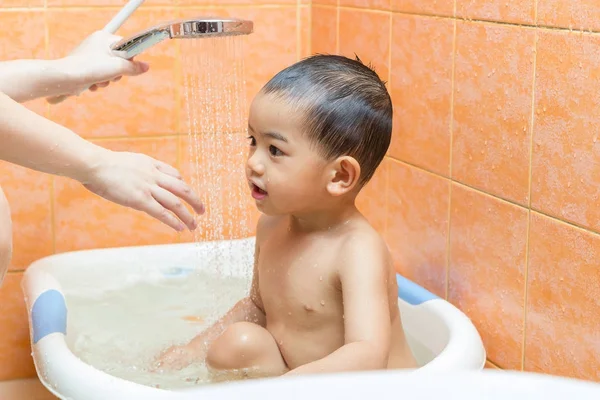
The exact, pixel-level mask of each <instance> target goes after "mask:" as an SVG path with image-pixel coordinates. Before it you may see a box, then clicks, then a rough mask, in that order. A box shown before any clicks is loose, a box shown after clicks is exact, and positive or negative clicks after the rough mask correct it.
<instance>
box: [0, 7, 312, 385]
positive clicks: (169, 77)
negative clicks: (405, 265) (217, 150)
mask: <svg viewBox="0 0 600 400" xmlns="http://www.w3.org/2000/svg"><path fill="white" fill-rule="evenodd" d="M124 3H125V0H2V1H0V25H2V27H3V28H2V30H3V32H10V33H11V34H10V35H6V34H5V35H2V36H1V37H0V59H1V60H10V59H16V58H56V57H60V56H63V55H66V54H67V53H68V52H69V51H70V50H71V49H72V48H73V46H75V45H76V44H77V43H78V42H79V41H81V40H82V39H83V38H84V37H85V36H86V35H88V34H90V33H91V32H92V31H93V30H95V29H100V28H101V27H103V26H104V25H105V24H106V23H107V22H108V21H109V20H110V18H111V17H112V16H113V15H114V14H115V13H116V12H117V11H118V9H119V6H121V5H123V4H124ZM224 4H225V5H224ZM190 15H225V16H227V15H230V16H237V17H242V18H248V19H251V20H253V21H254V22H255V32H254V33H253V34H252V35H251V36H249V37H248V38H247V42H246V45H245V49H246V59H245V63H246V81H247V92H248V97H250V96H252V95H253V94H254V93H256V91H257V90H258V89H259V87H260V86H261V85H262V84H264V83H265V82H266V81H267V80H268V79H269V78H270V77H271V76H272V75H273V74H274V73H276V72H277V71H278V70H280V69H282V68H283V67H285V66H287V65H289V64H292V63H293V62H295V61H297V60H298V59H299V58H300V57H302V56H304V55H307V54H308V48H309V44H310V43H309V34H310V8H309V4H308V2H304V1H303V2H297V1H296V0H276V1H275V0H272V1H270V0H263V1H244V0H229V1H226V2H221V1H212V0H178V1H177V2H175V1H172V0H147V1H146V2H145V3H144V5H143V7H142V8H140V9H139V10H137V11H136V13H135V14H134V16H133V17H132V19H131V20H130V21H128V22H127V23H126V24H125V25H124V26H123V27H122V28H121V30H120V31H119V34H120V35H123V36H126V35H128V34H131V33H133V32H135V31H137V30H141V29H145V28H148V27H150V26H152V25H154V24H156V23H159V22H163V21H165V20H170V19H174V18H177V17H179V16H190ZM273 21H275V23H273ZM180 55H181V45H180V43H178V42H175V41H173V42H164V43H162V44H160V45H158V46H156V47H154V48H152V49H150V50H149V51H148V52H147V53H145V54H144V55H143V56H140V57H139V58H140V59H143V60H146V61H149V62H150V64H151V70H150V72H148V73H147V74H146V75H144V76H141V77H136V78H132V79H127V78H124V79H123V80H124V81H125V82H119V83H118V84H114V85H111V86H110V87H109V88H106V89H104V90H102V92H97V93H85V94H83V95H82V96H81V97H80V98H76V99H69V100H68V101H66V102H64V103H62V104H60V105H56V106H51V107H50V106H48V105H47V104H46V102H45V101H43V100H40V101H35V102H33V103H31V104H28V107H30V108H31V109H33V110H34V111H36V112H38V113H40V114H43V115H46V116H50V117H51V118H52V119H53V120H55V121H57V122H59V123H61V124H64V125H65V126H67V127H69V128H71V129H73V130H74V131H75V132H77V133H78V134H80V135H81V136H83V137H85V138H88V139H90V140H92V141H94V142H96V143H98V144H101V145H102V146H105V147H107V148H110V149H113V150H126V151H136V152H143V153H146V154H149V155H151V156H153V157H156V158H158V159H160V160H163V161H165V162H168V163H170V164H172V165H175V166H177V167H178V168H179V169H180V170H181V171H182V172H183V173H186V175H187V176H188V178H189V174H188V172H189V165H188V164H186V162H185V161H186V157H187V149H188V147H187V139H186V137H187V128H186V119H187V115H186V111H185V108H184V107H183V106H182V102H183V85H182V66H181V62H180V61H181V57H180ZM242 140H245V137H244V139H242ZM245 144H246V143H245V142H243V141H242V145H245ZM0 185H1V186H2V187H3V189H4V191H5V193H6V196H7V197H8V200H9V202H10V204H11V207H12V215H13V225H14V259H13V263H12V266H11V271H10V272H9V274H8V276H7V278H6V280H5V282H4V284H3V286H2V287H1V288H0V310H1V313H0V380H7V379H15V378H21V377H27V376H33V375H34V374H35V372H34V368H33V364H32V362H31V357H30V348H29V337H28V327H27V319H26V313H25V306H24V302H23V295H22V293H21V289H20V281H21V278H22V275H23V270H24V268H26V267H27V266H28V265H29V264H30V263H31V262H32V261H34V260H36V259H39V258H41V257H44V256H47V255H50V254H53V253H59V252H64V251H71V250H79V249H85V248H93V247H114V246H129V245H142V244H156V243H173V242H179V241H187V240H192V239H193V237H192V235H191V234H189V233H187V234H180V235H178V234H176V233H174V232H173V231H172V230H171V229H170V228H168V227H167V226H163V225H162V224H161V223H159V222H157V221H155V220H153V219H152V218H150V217H148V216H146V215H145V214H142V213H140V212H137V211H133V210H129V209H125V208H123V207H120V206H116V205H113V204H111V203H109V202H107V201H104V200H102V199H100V198H98V197H96V196H95V195H92V194H90V193H88V192H87V191H86V190H85V189H84V188H82V187H81V186H80V185H79V184H77V183H75V182H71V181H69V180H67V179H63V178H53V177H50V176H47V175H43V174H39V173H36V172H32V171H29V170H26V169H23V168H19V167H15V166H11V165H8V164H6V163H0ZM228 201H236V202H238V201H240V202H241V200H240V199H233V200H228ZM243 204H244V205H245V206H248V207H249V206H250V205H251V204H250V202H249V201H248V202H246V203H243ZM255 216H256V214H253V218H251V223H250V226H251V227H253V225H252V221H253V220H254V219H255V218H254V217H255ZM205 219H206V218H205ZM201 223H203V222H201ZM234 228H236V229H234V231H233V232H228V233H227V234H228V235H231V236H233V237H235V236H239V235H241V234H242V233H243V232H246V231H247V227H245V226H243V225H242V224H239V225H237V226H234ZM199 231H200V232H202V229H199Z"/></svg>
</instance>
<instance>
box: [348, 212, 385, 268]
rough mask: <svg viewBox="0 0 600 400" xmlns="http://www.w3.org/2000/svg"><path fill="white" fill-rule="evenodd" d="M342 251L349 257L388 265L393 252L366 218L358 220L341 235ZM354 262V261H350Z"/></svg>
mask: <svg viewBox="0 0 600 400" xmlns="http://www.w3.org/2000/svg"><path fill="white" fill-rule="evenodd" d="M340 245H341V249H340V250H341V252H342V254H344V255H345V256H346V257H345V258H347V259H351V260H360V262H362V261H366V260H370V263H371V264H380V265H382V266H388V265H390V264H391V254H390V251H389V249H388V247H387V244H386V243H385V240H383V237H381V235H380V234H379V232H377V230H375V228H373V227H372V226H371V225H370V224H369V223H368V222H367V221H366V220H362V221H358V222H357V223H356V224H354V226H353V227H352V228H351V229H349V230H348V231H347V232H345V233H344V235H343V236H342V237H341V243H340ZM349 264H352V263H349Z"/></svg>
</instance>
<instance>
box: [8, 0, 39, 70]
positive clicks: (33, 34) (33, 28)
mask: <svg viewBox="0 0 600 400" xmlns="http://www.w3.org/2000/svg"><path fill="white" fill-rule="evenodd" d="M2 3H3V5H4V1H3V2H2ZM15 3H17V2H15ZM19 3H20V4H19V6H22V3H23V2H22V1H20V2H19ZM42 3H43V1H42ZM0 23H1V24H2V29H3V30H5V31H7V32H8V31H10V33H11V34H10V35H2V36H1V37H0V54H2V60H3V61H8V60H15V59H32V58H45V55H46V44H45V35H44V26H45V22H44V12H43V11H11V12H2V13H0Z"/></svg>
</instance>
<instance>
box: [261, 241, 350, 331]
mask: <svg viewBox="0 0 600 400" xmlns="http://www.w3.org/2000/svg"><path fill="white" fill-rule="evenodd" d="M337 268H338V265H337V264H336V261H335V259H334V258H333V257H332V252H331V251H328V249H327V248H324V247H323V246H322V244H318V245H312V244H310V243H294V244H290V243H287V242H286V241H284V240H280V241H274V242H273V243H270V244H268V245H266V246H264V247H261V251H260V254H259V260H258V271H259V282H258V284H259V290H260V294H261V299H262V302H263V305H264V307H265V312H266V313H267V317H268V318H269V314H271V317H274V318H275V317H279V318H283V319H287V317H292V318H301V317H304V318H309V319H317V320H318V319H320V318H318V317H319V316H327V315H331V313H335V314H337V313H339V311H340V310H341V291H340V290H339V284H338V275H337Z"/></svg>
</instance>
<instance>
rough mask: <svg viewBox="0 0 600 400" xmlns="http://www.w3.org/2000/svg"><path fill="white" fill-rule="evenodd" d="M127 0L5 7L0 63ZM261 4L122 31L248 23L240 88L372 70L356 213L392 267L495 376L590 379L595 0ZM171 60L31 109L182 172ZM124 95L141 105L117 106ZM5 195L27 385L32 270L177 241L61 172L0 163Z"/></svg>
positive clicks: (67, 35) (10, 372) (598, 257)
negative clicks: (47, 259)
mask: <svg viewBox="0 0 600 400" xmlns="http://www.w3.org/2000/svg"><path fill="white" fill-rule="evenodd" d="M123 2H124V1H123V0H90V1H84V0H47V5H46V6H44V0H8V1H7V0H4V1H2V5H1V6H0V7H3V8H0V21H1V22H2V26H3V27H5V28H4V29H7V30H11V31H16V32H18V34H17V35H16V37H15V36H13V37H12V38H10V39H9V38H8V37H7V36H6V35H3V36H2V38H0V58H2V59H7V58H17V57H19V58H24V57H44V56H58V55H60V54H62V53H63V52H66V51H67V49H68V48H70V47H69V46H72V45H73V44H74V43H76V42H77V41H78V40H79V39H80V38H81V37H83V36H84V35H85V34H86V33H88V32H89V30H90V29H93V28H95V27H97V26H98V27H100V26H102V25H103V24H104V23H105V22H106V21H107V20H108V19H109V18H110V16H111V15H112V14H113V13H114V12H115V11H116V10H117V8H118V6H119V5H120V4H122V3H123ZM259 3H260V4H259ZM263 3H267V1H266V0H265V1H262V2H261V1H251V0H228V1H223V2H217V1H208V0H204V1H203V0H178V4H179V5H177V6H173V5H172V4H173V2H172V1H169V0H154V1H152V0H149V1H147V2H146V4H145V5H144V8H145V10H143V9H142V10H139V11H138V12H137V13H136V18H135V21H137V22H134V21H130V22H129V23H128V25H127V26H125V27H124V28H123V31H122V32H123V33H122V34H124V35H125V34H127V33H128V32H131V31H132V30H136V29H137V28H141V27H145V26H147V25H150V24H152V23H153V22H154V21H158V20H163V19H165V18H166V19H170V18H171V16H172V15H187V14H188V13H193V14H197V13H204V12H209V13H211V14H216V13H219V14H225V15H236V16H240V17H246V18H250V19H253V20H254V21H255V23H256V25H255V26H256V32H255V33H254V34H253V35H252V36H251V37H249V40H248V45H247V46H246V50H247V60H248V61H247V63H246V65H247V79H248V95H249V96H251V95H252V94H253V93H255V92H256V90H257V89H258V88H259V87H260V85H261V84H262V83H264V82H265V81H266V79H268V77H269V76H271V74H273V73H274V72H276V71H277V70H279V69H281V68H282V67H284V66H286V65H288V64H290V63H292V62H294V61H296V60H297V59H299V58H300V57H302V56H304V55H306V54H309V53H310V52H329V53H335V52H340V53H342V54H345V55H350V56H351V55H353V54H354V53H356V54H357V55H359V56H360V57H361V59H363V60H364V61H367V62H372V63H373V65H374V66H375V67H376V68H377V71H378V72H379V73H380V74H381V75H382V76H383V77H384V78H385V79H386V80H387V81H388V82H389V85H390V86H389V87H390V89H391V92H392V95H393V99H394V105H395V121H394V139H393V143H392V146H391V149H390V152H389V154H388V157H387V158H386V160H385V161H384V163H383V165H382V167H381V168H380V170H379V171H378V173H377V175H376V176H375V178H374V180H373V181H372V182H371V183H370V184H369V186H368V188H367V189H366V191H365V192H364V194H363V195H362V197H361V199H360V207H361V208H362V209H363V210H364V211H365V213H366V214H367V216H368V217H369V218H370V220H371V221H372V222H373V224H374V225H375V226H376V227H377V228H378V229H379V230H380V231H381V232H382V233H383V234H384V235H385V237H386V240H387V241H388V244H389V246H390V248H391V249H392V251H393V253H394V257H395V259H396V263H397V268H398V270H399V271H400V272H402V273H403V274H405V275H406V276H408V277H409V278H411V279H414V280H415V281H417V282H418V283H420V284H422V285H423V286H425V287H427V288H429V289H430V290H432V291H433V292H435V293H437V294H439V295H440V296H442V297H445V298H448V299H449V300H450V301H451V302H453V303H454V304H456V305H458V306H459V307H460V308H461V309H463V310H464V311H465V312H466V313H467V314H468V315H469V316H470V317H471V318H472V319H473V321H474V322H475V324H476V325H477V327H478V329H479V330H480V332H481V334H482V336H483V339H484V341H485V344H486V347H487V350H488V356H489V358H490V360H491V361H492V362H493V363H494V365H497V366H500V367H502V368H507V369H525V370H532V371H544V372H548V373H553V374H560V375H568V376H576V377H581V378H586V379H594V380H598V379H599V378H600V373H599V372H598V371H600V333H599V332H600V331H599V330H598V329H597V323H596V321H598V320H599V318H600V301H599V300H598V299H599V298H600V235H598V233H597V232H600V204H599V203H598V202H599V199H598V195H599V193H600V189H598V187H599V186H598V184H599V183H600V141H599V140H597V139H598V136H599V135H600V131H599V126H598V124H597V123H596V121H595V120H594V117H595V116H596V115H597V114H598V105H599V104H600V97H599V96H600V95H599V94H598V93H600V83H599V81H598V78H599V75H598V73H597V72H596V71H597V65H598V61H600V36H598V35H596V34H595V33H593V32H594V31H595V30H597V31H599V30H600V24H599V23H598V22H597V21H599V20H600V5H596V2H593V1H591V0H586V1H584V0H580V1H577V2H572V1H569V0H519V1H516V0H515V1H510V0H503V1H500V0H493V1H491V0H437V1H417V0H314V1H312V5H311V4H310V3H311V2H310V1H308V0H298V1H297V0H273V2H272V3H269V4H263ZM217 4H218V6H217ZM223 4H226V5H223ZM192 5H193V8H192ZM11 7H12V8H11ZM27 7H29V8H27ZM140 21H141V22H140ZM65 24H67V25H68V26H69V27H70V29H61V25H62V26H63V27H65ZM40 26H43V27H44V29H39V27H40ZM73 26H75V27H76V28H73ZM590 31H591V32H590ZM73 32H75V33H73ZM77 32H79V33H77ZM19 49H21V50H19ZM177 55H178V47H177V45H175V44H173V45H171V44H170V45H164V46H163V45H160V46H158V47H157V48H155V49H153V50H152V51H150V52H149V53H147V55H146V56H145V58H146V59H148V60H149V61H150V62H151V63H152V72H151V73H149V74H148V75H147V76H144V77H139V78H136V79H131V80H129V81H128V82H127V83H123V84H119V85H114V87H111V88H110V89H108V90H106V91H105V92H104V93H102V94H95V95H92V94H86V95H84V96H82V98H80V99H78V100H69V102H66V103H64V104H62V105H60V106H56V107H52V109H51V110H50V109H49V108H48V107H47V106H46V105H45V104H44V103H43V102H41V101H40V102H36V103H34V104H32V105H31V107H32V108H34V109H35V110H36V111H38V112H42V113H50V115H51V117H52V118H53V119H55V120H57V121H59V122H61V123H64V124H66V125H67V126H69V127H71V128H73V129H75V130H76V131H77V132H78V133H80V134H82V135H83V136H85V137H88V138H90V139H93V140H95V141H97V142H98V143H102V144H103V145H105V146H107V147H110V148H115V149H130V150H134V151H142V152H146V153H148V154H150V155H152V156H155V157H158V158H160V159H163V160H165V161H168V162H170V163H172V164H175V165H178V166H180V167H185V166H184V165H182V164H183V160H184V159H185V151H186V150H185V149H186V147H185V140H184V139H185V135H184V132H182V130H183V129H182V126H183V124H184V123H183V122H182V121H183V116H182V115H181V101H182V100H181V97H182V96H181V91H182V90H181V85H180V84H178V83H177V82H180V81H181V79H180V78H181V77H180V74H181V70H180V66H179V65H178V58H177ZM123 99H127V100H128V103H129V104H133V105H135V106H134V107H131V108H126V109H123V108H122V107H120V105H119V104H122V100H123ZM110 101H113V104H111V103H110ZM100 102H103V104H101V103H100ZM182 143H183V144H182ZM0 185H2V186H3V187H4V188H5V191H6V192H7V196H8V198H9V201H11V205H12V207H13V218H14V226H15V260H14V265H13V270H12V272H11V273H10V274H9V275H8V277H7V280H6V281H5V284H4V286H3V287H2V289H1V290H0V306H1V309H2V314H1V316H0V379H12V378H17V377H23V376H29V375H32V374H33V368H32V365H31V363H30V357H29V348H28V346H29V343H28V338H27V322H26V317H25V312H24V307H23V301H22V295H21V292H20V288H19V281H20V279H21V275H22V273H21V271H22V269H23V268H24V267H26V266H27V265H28V264H29V263H30V262H31V261H33V260H34V259H36V258H39V257H42V256H45V255H48V254H52V253H53V252H60V251H68V250H74V249H81V248H89V247H103V246H121V245H135V244H147V243H165V242H176V241H178V240H188V239H189V236H181V237H178V236H177V235H174V234H173V233H171V232H170V230H169V228H166V227H163V226H162V225H160V224H159V223H157V222H154V221H153V220H151V219H150V218H148V217H146V216H144V215H142V214H140V213H137V212H133V211H128V210H125V209H122V208H121V207H118V206H112V205H110V204H108V203H107V202H105V201H102V200H96V199H95V198H94V197H93V196H92V195H89V194H87V193H86V192H85V190H83V189H81V188H79V187H78V186H77V185H75V184H73V183H72V182H68V181H66V180H62V179H59V178H50V177H46V176H43V175H40V174H36V173H33V172H29V171H26V170H23V169H20V168H16V167H10V166H7V165H4V164H2V165H0ZM115 232H117V233H115ZM490 365H491V364H490Z"/></svg>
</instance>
